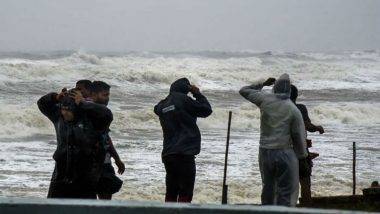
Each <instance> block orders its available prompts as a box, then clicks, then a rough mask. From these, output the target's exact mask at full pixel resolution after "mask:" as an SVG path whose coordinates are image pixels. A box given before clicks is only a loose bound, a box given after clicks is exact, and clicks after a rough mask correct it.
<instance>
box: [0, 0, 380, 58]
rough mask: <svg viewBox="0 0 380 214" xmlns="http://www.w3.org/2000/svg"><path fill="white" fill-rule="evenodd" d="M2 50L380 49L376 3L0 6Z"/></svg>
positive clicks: (49, 2) (176, 0)
mask: <svg viewBox="0 0 380 214" xmlns="http://www.w3.org/2000/svg"><path fill="white" fill-rule="evenodd" d="M0 29H1V30H0V51H3V52H4V51H53V50H76V49H83V50H88V51H122V52H124V51H196V50H225V51H228V50H230V51H242V50H253V51H267V50H278V51H339V50H373V49H380V0H319V1H317V0H314V1H311V0H262V1H256V0H187V1H184V0H135V1H132V0H0Z"/></svg>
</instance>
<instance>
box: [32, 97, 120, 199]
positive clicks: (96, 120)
mask: <svg viewBox="0 0 380 214" xmlns="http://www.w3.org/2000/svg"><path fill="white" fill-rule="evenodd" d="M37 104H38V108H39V109H40V111H41V112H42V113H43V114H44V115H45V116H46V117H47V118H49V120H50V121H51V122H53V124H54V128H55V131H56V135H57V149H56V151H55V152H54V155H53V158H54V160H55V168H54V172H53V175H52V179H51V183H50V187H49V192H48V198H92V199H96V191H95V189H96V184H97V182H98V180H99V177H100V172H101V167H102V164H103V161H104V156H105V152H104V149H103V147H102V146H101V145H100V142H101V141H102V133H104V131H105V130H107V129H108V127H109V125H110V123H111V121H112V113H111V111H110V110H109V109H108V108H107V107H105V106H104V105H99V104H95V103H92V102H86V101H84V98H83V96H82V94H81V93H80V92H79V91H77V90H71V91H69V92H66V91H65V90H62V92H61V93H59V94H57V93H49V94H47V95H45V96H43V97H41V98H40V99H39V100H38V103H37Z"/></svg>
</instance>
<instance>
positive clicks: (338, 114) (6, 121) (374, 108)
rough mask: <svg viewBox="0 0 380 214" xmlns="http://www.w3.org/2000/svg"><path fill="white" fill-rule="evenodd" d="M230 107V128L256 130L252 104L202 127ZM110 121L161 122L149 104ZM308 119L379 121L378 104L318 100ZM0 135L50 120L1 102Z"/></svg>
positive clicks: (41, 128)
mask: <svg viewBox="0 0 380 214" xmlns="http://www.w3.org/2000/svg"><path fill="white" fill-rule="evenodd" d="M229 110H232V111H233V118H232V119H233V120H232V128H233V129H235V130H242V131H246V130H252V129H255V130H258V129H259V127H260V125H259V124H260V111H259V110H258V108H257V107H255V106H253V105H252V104H249V103H247V104H243V105H241V106H239V107H234V108H229V109H226V108H220V107H216V108H214V110H213V114H212V115H211V116H210V117H208V118H206V119H200V120H199V122H198V123H199V125H200V127H201V129H202V130H207V129H211V130H213V129H226V124H227V119H228V111H229ZM113 113H114V121H113V123H112V125H111V130H112V131H113V132H115V133H117V134H121V135H123V134H125V133H128V130H133V129H148V130H160V129H161V126H160V123H159V120H158V118H157V116H156V115H155V114H154V112H153V107H140V108H136V109H127V110H120V109H118V110H113ZM309 114H310V117H311V118H312V120H313V121H314V122H315V123H318V124H322V125H323V124H329V125H331V124H343V125H344V124H348V125H349V124H351V125H369V126H372V125H374V124H380V105H379V104H358V103H346V104H342V105H335V104H319V105H317V106H314V107H312V108H309ZM0 120H1V121H2V123H1V127H0V136H2V138H20V137H27V136H32V135H47V134H49V135H54V129H53V126H52V124H51V122H50V121H49V120H48V119H47V118H46V117H45V116H44V115H42V114H41V113H40V112H39V110H38V108H37V106H36V105H33V106H19V105H2V106H1V107H0Z"/></svg>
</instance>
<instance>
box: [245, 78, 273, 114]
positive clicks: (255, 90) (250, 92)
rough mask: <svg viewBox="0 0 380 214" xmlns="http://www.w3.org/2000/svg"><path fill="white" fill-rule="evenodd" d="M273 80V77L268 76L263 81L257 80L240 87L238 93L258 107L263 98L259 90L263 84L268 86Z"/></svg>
mask: <svg viewBox="0 0 380 214" xmlns="http://www.w3.org/2000/svg"><path fill="white" fill-rule="evenodd" d="M275 81H276V79H274V78H268V79H267V80H266V81H265V82H257V83H254V84H252V85H249V86H244V87H242V88H241V89H240V91H239V94H240V95H241V96H242V97H244V98H245V99H247V100H248V101H250V102H252V103H254V104H255V105H257V106H258V107H260V105H261V103H262V102H263V101H264V98H265V95H264V94H263V93H262V91H261V90H262V89H263V87H264V86H270V85H272V84H273V83H274V82H275Z"/></svg>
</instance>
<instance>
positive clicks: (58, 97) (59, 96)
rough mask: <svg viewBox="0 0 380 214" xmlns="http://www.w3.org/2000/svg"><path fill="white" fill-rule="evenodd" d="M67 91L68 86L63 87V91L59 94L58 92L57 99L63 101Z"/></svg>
mask: <svg viewBox="0 0 380 214" xmlns="http://www.w3.org/2000/svg"><path fill="white" fill-rule="evenodd" d="M66 93H67V88H63V89H62V90H61V92H60V93H59V94H57V96H56V99H57V100H58V101H61V100H62V98H63V97H64V96H65V94H66Z"/></svg>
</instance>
